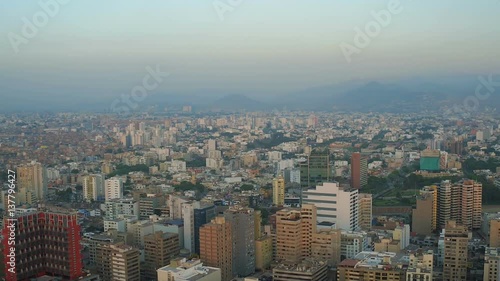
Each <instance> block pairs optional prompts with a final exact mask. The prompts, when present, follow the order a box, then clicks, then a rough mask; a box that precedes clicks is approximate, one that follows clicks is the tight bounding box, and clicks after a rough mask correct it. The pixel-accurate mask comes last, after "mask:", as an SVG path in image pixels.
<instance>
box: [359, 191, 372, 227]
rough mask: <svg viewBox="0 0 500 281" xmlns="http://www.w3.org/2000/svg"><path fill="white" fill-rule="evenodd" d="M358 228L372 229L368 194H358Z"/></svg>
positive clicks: (370, 198) (370, 199)
mask: <svg viewBox="0 0 500 281" xmlns="http://www.w3.org/2000/svg"><path fill="white" fill-rule="evenodd" d="M358 197H359V218H358V221H359V227H360V228H361V229H363V230H369V229H370V228H371V227H372V215H373V211H372V210H373V205H372V195H371V194H368V193H359V195H358Z"/></svg>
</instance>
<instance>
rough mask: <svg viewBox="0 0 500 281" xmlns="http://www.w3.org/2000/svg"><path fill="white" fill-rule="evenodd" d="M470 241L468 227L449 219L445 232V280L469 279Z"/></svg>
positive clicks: (462, 280)
mask: <svg viewBox="0 0 500 281" xmlns="http://www.w3.org/2000/svg"><path fill="white" fill-rule="evenodd" d="M468 243H469V232H468V230H467V227H466V226H464V225H459V224H457V223H456V222H455V221H448V223H447V224H446V227H445V232H444V265H443V281H466V280H467V255H468V248H467V246H468Z"/></svg>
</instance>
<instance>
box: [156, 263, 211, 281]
mask: <svg viewBox="0 0 500 281" xmlns="http://www.w3.org/2000/svg"><path fill="white" fill-rule="evenodd" d="M157 276H158V281H217V280H221V271H220V269H219V268H215V267H209V266H203V263H202V262H201V261H200V260H197V259H193V260H186V259H180V260H173V261H172V262H171V263H170V265H168V266H165V267H162V268H160V269H158V275H157Z"/></svg>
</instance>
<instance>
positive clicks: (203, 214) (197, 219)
mask: <svg viewBox="0 0 500 281" xmlns="http://www.w3.org/2000/svg"><path fill="white" fill-rule="evenodd" d="M215 215H216V211H215V205H210V206H202V207H201V208H199V209H194V251H195V253H197V254H198V255H199V254H200V227H201V226H203V225H204V224H207V223H209V222H210V221H211V220H212V219H213V218H215Z"/></svg>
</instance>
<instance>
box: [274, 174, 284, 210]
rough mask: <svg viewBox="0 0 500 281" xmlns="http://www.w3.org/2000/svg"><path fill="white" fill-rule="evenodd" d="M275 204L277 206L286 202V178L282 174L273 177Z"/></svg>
mask: <svg viewBox="0 0 500 281" xmlns="http://www.w3.org/2000/svg"><path fill="white" fill-rule="evenodd" d="M273 204H274V205H276V206H283V205H284V204H285V179H284V178H283V177H282V176H281V175H280V176H279V177H278V178H277V179H273Z"/></svg>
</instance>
